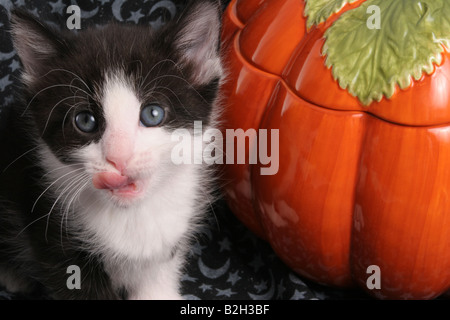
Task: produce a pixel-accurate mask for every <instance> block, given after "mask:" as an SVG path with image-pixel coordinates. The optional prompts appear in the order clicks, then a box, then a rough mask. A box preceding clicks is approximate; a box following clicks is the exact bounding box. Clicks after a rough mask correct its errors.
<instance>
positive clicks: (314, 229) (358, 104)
mask: <svg viewBox="0 0 450 320" xmlns="http://www.w3.org/2000/svg"><path fill="white" fill-rule="evenodd" d="M309 1H311V3H310V5H311V6H312V5H313V3H312V2H313V1H312V0H309ZM332 1H334V3H339V2H340V3H341V4H342V5H341V6H340V7H337V8H335V10H334V11H332V12H331V13H329V14H327V15H326V16H325V17H324V18H323V17H322V19H319V18H317V19H316V21H315V23H311V22H310V21H308V18H311V17H310V16H308V12H306V13H305V5H307V3H305V2H307V1H300V0H233V1H232V2H231V4H230V5H229V7H228V8H227V11H226V12H225V16H224V25H223V34H222V36H223V55H224V61H225V67H226V69H227V71H228V81H227V82H226V83H225V84H224V86H223V89H222V90H223V95H224V99H225V101H224V105H225V106H226V110H225V114H224V118H225V119H226V122H225V124H224V127H225V128H241V129H243V130H247V129H249V128H253V129H268V130H270V129H278V130H279V170H278V172H277V173H276V174H274V175H261V174H260V168H261V167H264V166H265V165H263V164H261V163H258V164H255V165H251V164H249V163H248V162H247V163H246V164H227V165H225V166H224V170H225V179H226V186H225V194H226V198H227V201H228V204H229V206H230V208H231V210H232V211H233V212H234V213H235V214H236V215H237V216H238V218H239V219H240V220H241V221H242V222H243V223H244V224H245V225H247V226H248V227H249V228H250V229H251V230H253V231H254V232H255V233H256V234H258V235H259V236H260V237H262V238H264V239H266V240H267V241H269V242H270V244H271V245H272V247H273V249H274V250H275V251H276V252H277V254H278V255H279V256H280V257H281V258H282V259H283V260H284V261H285V262H286V264H288V265H289V266H290V267H291V268H292V269H293V270H294V271H296V272H298V273H299V274H300V275H303V276H305V277H307V278H309V279H312V280H315V281H317V282H320V283H323V284H327V285H332V286H338V287H351V286H354V285H359V286H360V287H362V288H364V289H365V290H367V291H368V292H369V293H370V294H372V295H374V296H375V297H378V298H391V299H392V298H393V299H402V298H412V299H432V298H435V297H437V296H439V295H441V294H443V293H444V292H446V291H447V290H449V289H450V125H449V123H450V59H449V58H450V54H449V52H448V47H446V46H445V45H442V43H441V44H439V45H441V48H442V50H441V52H438V53H436V54H435V55H434V56H433V59H430V58H428V61H429V62H430V61H431V62H430V65H431V69H430V65H428V68H427V67H424V68H423V69H420V70H419V71H420V74H419V75H417V70H415V71H414V75H413V76H409V75H407V76H406V78H405V77H404V79H405V80H404V81H403V83H402V81H401V78H398V79H397V82H396V83H395V81H394V80H395V79H394V80H392V79H393V78H395V74H394V76H393V78H392V77H391V78H392V79H391V78H387V77H385V78H384V79H379V80H380V81H381V82H383V81H385V82H386V83H387V84H386V85H387V86H389V88H390V89H389V90H391V92H390V94H389V93H386V92H388V91H389V90H387V89H386V90H384V89H383V90H384V91H383V90H381V92H382V94H381V95H380V94H379V93H377V92H375V91H376V90H375V89H376V88H375V86H374V88H369V90H367V92H368V95H371V97H372V98H367V95H366V96H364V97H362V96H358V94H355V92H350V91H351V90H350V88H351V86H357V85H358V83H359V82H358V81H362V80H364V77H365V76H367V75H364V74H362V75H361V74H358V72H361V73H363V71H361V69H357V68H353V69H355V70H351V69H352V68H343V69H342V70H341V71H343V72H350V71H352V72H354V73H355V74H356V76H357V77H359V78H355V79H357V80H356V81H353V82H352V81H349V82H348V85H347V87H345V86H343V85H342V82H345V79H344V76H342V77H341V76H340V75H339V74H337V75H336V74H334V72H335V71H336V73H338V71H339V70H338V69H339V65H338V64H339V63H340V60H339V59H343V58H339V57H338V58H337V59H335V64H334V65H332V66H330V63H329V62H328V61H327V59H328V58H330V59H331V57H332V55H331V53H330V52H331V50H332V44H331V41H332V39H331V35H332V32H333V30H331V29H332V28H338V27H339V25H338V22H339V23H340V20H341V19H344V18H345V19H350V18H351V17H350V16H351V14H353V12H356V10H358V9H359V10H360V11H361V10H363V9H364V10H366V8H362V7H363V6H366V7H367V6H368V5H369V4H370V3H369V2H371V1H372V3H373V2H374V1H376V0H367V1H362V0H359V1H358V0H357V1H355V0H353V1H336V0H332ZM383 1H386V2H389V1H392V0H383ZM395 1H397V0H395ZM315 2H316V4H317V3H319V2H321V3H326V2H328V3H331V1H322V0H321V1H315ZM366 2H367V3H366ZM416 2H418V3H419V4H420V2H421V1H420V0H417V1H416ZM422 2H423V1H422ZM443 3H445V2H443ZM444 6H445V10H444V11H445V12H448V9H449V8H448V6H450V4H444ZM316 9H317V8H316ZM416 9H417V8H413V9H412V10H416ZM311 10H312V9H311ZM405 10H406V9H405ZM417 10H419V9H417ZM446 10H447V11H446ZM414 12H415V11H414ZM360 14H361V12H360ZM381 14H383V12H382V13H381ZM367 17H368V18H370V14H368V15H367ZM382 18H383V19H384V17H383V16H382ZM386 19H396V18H395V16H391V17H389V16H387V15H386ZM381 21H382V23H383V20H381ZM391 23H397V22H396V21H391ZM398 23H399V22H398ZM445 23H448V20H446V21H445ZM333 26H335V27H333ZM446 26H447V25H446ZM381 27H382V28H383V25H382V26H381ZM360 28H361V27H360ZM350 29H351V32H354V33H358V32H360V31H362V32H369V30H360V29H358V28H350ZM446 30H448V29H444V31H445V32H447V31H446ZM349 32H350V31H349ZM374 32H377V30H374ZM378 32H381V31H378ZM334 33H335V35H336V34H337V35H338V36H339V35H341V34H342V29H336V30H335V31H334ZM411 33H412V32H411ZM434 34H435V33H434ZM327 36H328V37H329V38H327ZM445 36H447V38H446V39H447V40H446V41H449V40H448V38H449V37H450V35H449V34H446V35H445ZM330 39H331V40H330ZM342 39H344V38H342ZM342 39H341V40H342ZM355 39H356V38H355ZM405 39H409V38H405ZM341 40H339V41H341ZM344 40H345V41H350V43H351V42H352V41H355V42H357V41H359V40H352V39H350V40H349V39H344ZM344 40H342V41H344ZM394 40H395V39H394ZM444 40H445V39H444ZM327 41H330V45H329V48H328V47H327V48H326V49H328V50H329V51H328V52H327V50H326V49H325V46H326V45H327ZM336 41H337V40H336ZM402 41H403V40H402ZM405 41H406V40H405ZM399 44H402V42H401V41H400V42H399ZM447 44H448V42H447ZM407 45H409V46H412V45H414V43H409V44H408V43H406V44H404V46H403V47H402V46H401V45H399V46H400V47H401V48H405V49H404V50H409V48H410V47H407ZM394 46H395V44H394ZM428 48H430V47H428ZM344 49H345V50H346V49H347V48H345V47H344V48H343V49H342V50H344ZM349 50H350V49H349ZM418 50H419V49H418ZM354 51H355V50H354ZM369 51H370V50H369ZM369 51H368V52H369ZM373 51H374V50H372V51H370V52H371V53H370V54H372V52H373ZM356 53H357V52H356ZM337 55H338V56H339V52H337ZM397 55H398V56H397V58H398V57H401V56H402V52H397ZM355 57H356V58H355V61H356V60H357V59H363V58H364V59H365V57H366V55H365V53H364V55H361V54H360V55H357V54H356V55H355ZM344 58H348V57H344ZM382 58H383V57H382ZM351 59H353V58H351ZM386 59H388V60H389V59H390V58H389V57H387V58H386ZM347 60H348V59H347ZM374 61H375V59H374ZM345 63H348V61H346V62H345ZM367 63H368V62H367ZM380 63H389V61H387V62H386V61H381V62H380ZM400 64H402V62H401V61H400ZM393 67H394V66H393ZM385 69H386V68H385ZM394 69H395V68H394ZM424 70H425V71H424ZM382 71H383V70H382ZM364 72H365V71H364ZM377 72H380V70H378V71H377ZM383 72H385V73H387V72H389V70H388V69H386V70H385V71H383ZM356 76H355V77H356ZM372 76H373V75H371V74H369V75H368V76H367V77H372ZM340 77H341V78H340ZM408 77H409V78H408ZM408 80H409V81H408ZM389 81H390V82H389ZM392 81H394V83H392ZM405 81H406V83H405ZM383 85H384V84H383ZM366 89H367V88H366ZM356 91H357V90H356ZM227 143H230V141H227ZM255 143H256V142H255V141H252V140H251V141H250V142H249V144H248V145H247V150H246V151H247V152H249V151H250V150H254V149H253V148H251V145H252V144H255ZM269 150H270V148H269ZM371 266H377V267H378V268H379V270H378V271H379V273H378V276H379V277H378V280H379V281H380V283H381V286H380V288H373V287H370V286H368V282H370V281H371V279H370V277H371V275H372V272H371V270H372V269H370V267H371ZM373 274H375V273H373Z"/></svg>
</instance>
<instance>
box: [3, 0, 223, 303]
mask: <svg viewBox="0 0 450 320" xmlns="http://www.w3.org/2000/svg"><path fill="white" fill-rule="evenodd" d="M219 30H220V6H219V4H216V3H215V2H213V1H207V0H198V1H193V2H191V3H190V4H188V6H187V8H186V10H184V11H183V13H182V14H181V15H180V16H179V17H178V19H176V21H174V22H172V23H169V24H168V25H166V26H165V27H162V28H160V29H158V30H151V29H150V27H147V26H124V25H117V24H109V25H106V26H104V27H101V28H98V29H89V30H84V31H80V32H78V33H77V34H75V33H72V32H69V31H68V30H66V31H56V30H54V29H52V28H50V27H48V26H46V25H45V24H44V23H42V22H40V21H39V20H38V19H36V18H35V17H33V16H31V15H29V14H27V13H24V12H21V11H13V12H12V14H11V33H12V36H13V42H14V45H15V48H16V50H17V52H18V54H19V57H20V59H21V61H22V64H23V74H22V80H23V86H24V92H25V93H24V97H23V104H21V105H18V106H16V107H15V108H14V110H12V111H11V114H10V118H9V119H8V128H7V136H6V137H2V138H1V139H2V140H1V147H0V150H1V156H0V158H1V160H0V161H1V168H0V173H1V176H0V282H1V283H2V284H3V285H5V286H6V288H7V289H8V290H10V291H13V292H14V291H18V290H19V291H20V290H23V289H25V288H28V289H29V288H33V287H34V286H39V287H44V288H45V289H46V290H47V292H49V294H50V295H51V296H52V297H54V298H57V299H122V298H127V299H178V298H180V297H181V295H180V288H179V286H180V284H179V282H180V280H179V278H180V271H181V270H182V267H183V264H184V258H185V254H186V252H187V251H188V247H189V240H190V239H191V238H192V235H193V233H194V232H195V231H196V230H197V226H198V225H199V222H200V220H201V218H202V217H203V215H204V213H205V211H206V207H207V204H208V201H210V195H211V192H210V191H211V190H210V186H211V184H210V181H211V179H212V176H213V175H214V174H213V173H212V171H211V170H209V169H208V168H206V167H205V166H206V165H198V164H195V162H194V161H193V162H192V164H181V165H178V164H175V163H174V162H173V161H172V160H171V152H172V148H173V147H174V145H175V144H176V143H177V141H175V140H174V139H173V138H172V137H171V133H172V132H174V130H176V129H179V128H183V129H187V130H184V131H183V132H186V134H192V135H193V134H194V133H193V132H194V129H193V128H194V121H201V122H202V125H203V130H206V129H208V128H210V127H211V126H213V125H214V124H215V123H216V122H215V121H216V115H217V112H218V110H217V109H218V107H217V105H218V104H217V98H216V97H217V91H218V86H219V85H220V81H221V77H222V68H221V63H220V58H219V53H218V46H219V43H218V41H219V32H220V31H219ZM192 139H193V141H196V140H195V139H202V137H200V136H199V135H198V134H197V135H196V136H192ZM201 151H202V150H197V151H195V149H194V152H201ZM201 156H202V155H200V154H193V157H201ZM71 266H77V267H79V268H80V271H81V273H80V274H81V282H80V284H81V288H80V289H77V288H69V287H68V286H67V280H68V277H69V276H70V275H71V274H70V273H68V268H69V267H71ZM69 270H70V269H69Z"/></svg>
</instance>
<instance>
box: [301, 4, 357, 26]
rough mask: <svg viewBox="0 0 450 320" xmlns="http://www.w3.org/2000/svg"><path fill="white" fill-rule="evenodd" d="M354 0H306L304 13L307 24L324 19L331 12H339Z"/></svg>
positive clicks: (329, 15)
mask: <svg viewBox="0 0 450 320" xmlns="http://www.w3.org/2000/svg"><path fill="white" fill-rule="evenodd" d="M355 1H356V0H306V6H305V15H306V16H307V17H308V21H307V26H308V28H310V27H312V26H313V25H314V24H315V25H318V24H320V23H322V22H324V21H326V20H327V19H328V18H329V17H331V15H332V14H333V13H336V12H339V11H340V10H341V9H342V7H343V6H344V5H345V4H347V3H352V2H355Z"/></svg>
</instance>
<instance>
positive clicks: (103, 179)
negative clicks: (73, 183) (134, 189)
mask: <svg viewBox="0 0 450 320" xmlns="http://www.w3.org/2000/svg"><path fill="white" fill-rule="evenodd" d="M92 183H93V184H94V187H95V188H97V189H110V190H116V189H123V188H125V187H127V186H128V185H129V184H130V183H129V181H128V177H125V176H122V175H120V174H117V173H113V172H100V173H97V174H95V175H94V178H93V179H92Z"/></svg>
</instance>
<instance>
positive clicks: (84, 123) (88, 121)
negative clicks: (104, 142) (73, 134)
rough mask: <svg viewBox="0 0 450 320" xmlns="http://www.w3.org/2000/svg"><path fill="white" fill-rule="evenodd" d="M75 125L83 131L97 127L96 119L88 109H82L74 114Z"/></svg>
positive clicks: (90, 130)
mask: <svg viewBox="0 0 450 320" xmlns="http://www.w3.org/2000/svg"><path fill="white" fill-rule="evenodd" d="M75 125H76V126H77V128H78V129H80V130H81V131H83V132H86V133H91V132H93V131H94V130H95V129H97V120H96V119H95V117H94V115H93V114H92V113H91V112H89V111H82V112H80V113H78V114H77V115H76V116H75Z"/></svg>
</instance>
